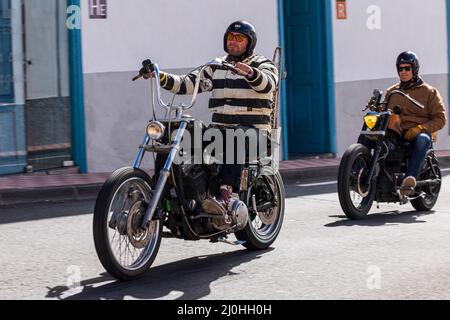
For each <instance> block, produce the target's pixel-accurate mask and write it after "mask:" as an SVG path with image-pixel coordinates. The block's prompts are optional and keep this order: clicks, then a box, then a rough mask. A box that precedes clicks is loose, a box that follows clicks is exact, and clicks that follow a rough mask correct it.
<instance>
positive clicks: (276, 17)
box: [0, 0, 450, 174]
mask: <svg viewBox="0 0 450 320" xmlns="http://www.w3.org/2000/svg"><path fill="white" fill-rule="evenodd" d="M0 2H1V3H2V4H4V3H10V4H11V5H12V10H11V12H15V11H14V10H18V11H17V13H16V14H12V15H11V19H5V18H2V19H0V28H2V30H3V29H4V28H5V26H6V28H8V26H9V28H10V29H11V30H12V31H11V36H10V37H9V38H10V40H8V39H6V38H5V36H3V38H2V47H1V50H2V51H4V52H8V51H9V52H12V53H13V55H12V56H13V59H12V61H11V62H10V63H9V64H8V63H5V59H3V60H0V66H1V69H0V70H1V72H2V75H7V74H13V75H14V76H13V77H12V79H13V81H12V82H10V85H9V86H0V88H1V92H0V99H3V100H0V133H1V134H2V135H1V140H0V141H1V142H2V144H1V145H0V174H2V172H3V173H4V172H5V171H2V169H1V168H2V167H1V166H2V165H5V163H7V161H9V162H11V159H12V158H14V159H16V163H14V164H13V165H11V167H10V168H13V170H9V171H8V172H11V171H14V170H16V172H17V171H20V170H22V171H23V168H24V166H26V165H30V164H31V165H34V166H35V167H36V168H39V166H38V165H39V162H38V161H36V160H34V162H33V155H35V158H39V157H41V158H45V157H52V156H53V157H59V158H55V159H59V160H58V161H60V160H65V161H67V160H73V161H74V163H75V165H78V166H80V168H81V169H82V171H83V172H86V171H89V172H105V171H112V170H114V169H116V168H118V167H122V166H126V165H131V164H132V160H133V159H134V156H135V154H136V152H137V146H138V145H139V143H140V142H141V141H142V138H143V135H144V130H145V127H146V123H147V121H148V120H149V119H150V118H151V110H150V103H149V97H150V94H149V87H148V85H149V82H148V81H136V82H131V78H132V77H133V76H134V75H135V74H136V72H137V71H138V70H139V68H140V63H141V61H142V60H144V59H146V58H150V59H152V60H153V61H154V62H157V63H158V65H159V67H160V68H161V69H162V70H165V71H168V72H173V73H176V74H184V73H186V72H188V71H189V70H191V69H192V68H193V67H196V66H198V65H201V64H203V63H205V62H207V61H210V60H211V59H213V58H215V57H219V56H223V55H224V54H225V53H224V50H223V34H224V31H225V28H226V27H227V26H228V25H229V24H230V23H231V22H233V21H235V20H241V19H245V20H247V21H249V22H251V23H252V24H253V25H254V26H255V27H256V30H257V33H258V44H257V46H256V51H257V52H258V53H260V54H263V55H265V56H267V57H269V58H271V57H272V55H273V51H274V49H275V48H276V47H277V46H281V47H282V48H283V52H284V59H285V68H286V71H287V79H286V80H285V81H283V84H282V96H281V124H282V128H283V134H282V155H283V158H284V159H289V158H295V157H298V156H301V155H312V154H314V155H316V154H336V155H337V156H340V155H342V154H343V152H344V151H345V149H346V148H347V147H348V146H349V145H350V144H352V143H354V142H355V141H356V139H357V136H358V132H359V130H360V129H361V126H362V116H363V112H362V109H363V108H364V106H365V104H366V102H367V100H368V99H369V98H370V96H371V94H372V91H373V89H375V88H379V89H382V90H385V89H386V88H387V87H388V86H390V85H391V84H393V83H395V82H397V81H398V77H397V73H396V68H395V59H396V57H397V55H398V53H400V52H402V51H405V50H412V51H415V52H416V53H417V54H418V56H419V57H420V62H421V75H422V76H423V78H424V79H425V80H426V81H427V82H429V83H430V84H432V85H433V86H435V87H437V88H438V89H439V91H440V92H441V94H442V96H443V97H444V101H445V103H446V107H447V110H448V106H449V100H448V86H449V84H448V61H449V52H448V38H449V36H448V25H449V24H448V20H449V17H450V15H449V13H448V12H449V1H448V0H433V1H428V2H423V1H420V0H396V1H388V0H375V1H373V0H371V1H369V0H320V1H318V0H247V1H238V0H228V1H226V2H223V1H220V0H191V1H183V0H172V1H165V0H134V1H121V0H81V1H69V2H68V3H66V1H65V0H60V1H58V0H44V1H42V2H41V1H39V3H40V4H39V5H38V6H39V7H38V8H35V9H36V10H37V11H38V12H39V10H41V11H43V13H42V14H44V15H45V14H47V15H49V16H50V15H51V14H50V13H49V9H48V8H50V7H51V8H53V11H51V10H50V12H60V14H61V15H63V16H64V19H65V23H66V28H63V29H65V30H64V31H63V30H62V29H58V28H57V29H58V30H59V31H58V32H56V31H55V33H51V32H49V30H52V28H51V27H50V26H48V24H50V22H48V21H47V22H46V24H47V25H46V29H45V30H42V31H43V34H45V35H46V36H47V37H49V38H51V39H53V41H54V42H55V41H56V40H55V39H60V40H59V41H56V42H55V44H54V45H50V44H51V43H52V42H49V41H47V42H45V41H44V38H35V37H34V36H33V37H29V38H30V39H31V40H26V41H25V42H24V41H20V39H19V35H20V34H25V35H27V34H29V33H30V34H32V32H33V30H41V29H39V28H41V27H42V26H41V25H40V24H39V23H38V24H37V25H36V26H35V27H33V19H34V20H36V21H41V20H42V19H41V20H38V19H37V18H36V16H27V14H26V10H25V15H23V14H22V15H20V14H19V11H20V10H19V9H18V8H16V9H15V8H14V6H17V5H14V3H20V2H22V6H26V5H27V2H28V3H32V2H33V0H28V1H27V0H23V1H9V0H0ZM35 2H36V1H35ZM56 2H59V3H60V4H59V9H58V6H56ZM43 3H46V5H47V9H46V10H43V8H42V6H43ZM62 3H64V5H62ZM28 6H31V4H28ZM33 10H34V9H33ZM57 10H60V11H57ZM0 16H1V15H0ZM19 16H20V17H19ZM20 19H23V20H24V21H25V26H26V25H27V23H28V24H29V25H31V28H30V29H31V30H28V29H26V30H20V25H21V23H20V22H18V21H20ZM52 21H54V22H53V23H54V24H56V25H58V23H59V24H61V22H58V21H59V20H58V19H56V18H54V19H53V20H52ZM25 28H26V27H25ZM38 33H39V32H38ZM15 34H16V36H14V35H15ZM26 38H27V37H25V39H26ZM4 39H6V40H4ZM33 39H34V40H33ZM61 39H66V40H61ZM5 41H6V42H7V43H9V44H10V45H9V47H8V46H7V45H4V43H6V42H5ZM30 41H35V42H37V44H36V43H31V44H29V43H28V42H30ZM42 43H46V47H45V48H42V49H39V46H38V47H37V48H34V46H36V45H38V44H42ZM21 46H22V48H21ZM52 47H54V48H56V49H55V50H56V51H55V50H51V52H53V51H55V53H54V55H47V60H45V59H42V60H43V61H44V62H42V63H43V65H42V66H41V68H42V69H38V70H34V71H36V73H34V74H35V75H36V76H34V75H33V71H30V70H29V69H30V68H31V67H30V65H29V64H28V63H30V61H29V60H31V66H35V62H34V61H32V60H36V61H38V59H37V58H34V59H31V58H29V56H32V55H33V54H35V55H39V53H42V52H46V51H45V50H47V51H48V50H49V49H48V48H52ZM28 48H30V49H28ZM33 48H34V50H33ZM46 48H47V49H46ZM33 51H37V52H36V53H33ZM32 53H33V54H32ZM21 54H22V57H21V56H20V55H21ZM22 61H26V62H27V63H26V64H25V67H23V66H22V65H23V63H22ZM45 61H46V62H45ZM55 61H56V63H55ZM81 62H82V64H81ZM36 63H37V62H36ZM45 63H47V64H51V65H50V66H49V65H45ZM36 68H37V67H36ZM21 70H22V71H21ZM23 70H25V71H23ZM39 70H41V71H39ZM21 72H23V73H25V75H28V76H27V81H24V79H23V78H22V79H21V78H20V77H21ZM41 72H44V75H43V74H42V73H41ZM45 72H46V73H45ZM39 75H41V77H39ZM35 79H39V80H35ZM44 79H45V81H44ZM6 82H7V81H6ZM6 82H5V83H6ZM28 82H30V83H28ZM13 89H14V95H13V96H12V95H11V92H12V91H11V90H13ZM44 89H45V90H44ZM50 89H51V90H50ZM8 90H9V91H8ZM5 92H6V94H5ZM8 92H9V95H8ZM11 97H13V98H11ZM164 98H165V99H166V100H168V99H169V98H171V95H169V94H168V93H164ZM208 98H209V95H208V94H203V95H201V98H200V99H199V100H198V102H197V104H196V106H195V107H194V108H193V109H192V110H190V114H191V115H192V116H194V117H196V118H199V119H201V120H202V121H204V122H205V123H209V122H210V118H211V115H210V113H209V111H208V110H207V100H208ZM185 99H188V98H186V97H177V100H178V101H187V100H185ZM36 106H40V108H41V109H36V108H38V107H36ZM44 107H45V108H47V109H49V110H52V112H50V113H49V112H47V113H45V112H37V115H35V114H33V113H32V112H33V110H34V111H39V110H43V108H44ZM45 108H44V109H45ZM12 109H15V110H16V111H15V112H14V117H15V118H14V117H13V116H12V115H11V114H12V113H11V111H7V110H12ZM27 112H29V113H30V116H29V117H27V116H26V114H27ZM58 112H59V113H58ZM157 112H159V114H161V113H162V112H161V110H157ZM5 114H8V116H5ZM2 115H3V116H2ZM39 116H40V117H43V119H42V120H41V121H37V122H38V123H41V122H42V123H47V125H46V126H42V128H41V127H39V126H38V125H36V124H35V125H34V126H33V125H30V124H29V121H30V119H40V118H39ZM50 116H52V117H54V118H55V117H56V118H57V119H58V120H59V121H54V122H55V123H58V124H59V125H60V126H59V127H58V126H57V125H56V124H53V125H49V124H48V119H50V118H48V117H50ZM21 117H22V118H21ZM46 119H47V120H46ZM11 123H14V124H15V125H14V128H13V127H12V125H11ZM21 125H22V126H23V128H22V129H21ZM49 128H52V129H54V128H56V131H55V130H54V132H56V134H54V136H55V137H54V139H53V140H52V139H49V141H46V140H45V139H44V138H40V140H39V139H38V138H36V139H37V141H34V140H33V139H34V138H35V133H34V134H32V133H33V132H37V133H38V135H37V136H38V137H39V133H43V132H46V131H45V130H49ZM33 130H34V131H33ZM41 130H43V132H41ZM58 130H60V131H58ZM20 132H23V133H22V134H21V133H20ZM42 136H45V137H47V138H50V137H52V135H51V134H42ZM5 137H9V138H5ZM45 147H46V148H47V149H45ZM56 147H59V149H58V148H56ZM52 148H53V149H52ZM64 148H65V149H64ZM436 148H437V149H450V137H449V130H448V126H446V127H445V128H444V129H443V130H441V132H440V134H439V139H438V142H437V144H436ZM33 152H34V153H33ZM39 152H41V153H40V154H39ZM5 159H6V160H5ZM2 161H3V162H2ZM58 161H57V162H58ZM58 163H61V161H60V162H58ZM14 165H15V166H14ZM46 165H47V166H51V165H52V163H48V160H47V163H46ZM41 166H43V167H45V163H44V164H43V165H41Z"/></svg>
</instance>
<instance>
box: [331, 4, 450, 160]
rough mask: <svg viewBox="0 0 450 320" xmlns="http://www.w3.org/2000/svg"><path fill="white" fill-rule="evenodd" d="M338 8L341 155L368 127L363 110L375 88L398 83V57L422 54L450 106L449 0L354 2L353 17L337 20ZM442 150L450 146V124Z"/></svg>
mask: <svg viewBox="0 0 450 320" xmlns="http://www.w3.org/2000/svg"><path fill="white" fill-rule="evenodd" d="M328 1H331V2H332V7H333V50H334V73H335V90H336V132H337V147H338V154H339V155H341V154H342V153H343V152H344V151H345V149H346V148H347V146H348V145H349V144H351V143H354V142H355V141H356V139H357V136H358V132H359V130H360V129H361V126H362V115H363V113H362V109H363V107H364V106H365V103H366V102H367V100H368V99H369V98H370V95H371V93H372V91H373V89H374V88H380V89H382V90H385V89H386V88H387V87H388V86H389V85H391V84H393V83H395V82H397V81H398V76H397V73H396V69H395V60H396V58H397V55H398V54H399V53H400V52H402V51H405V50H412V51H414V52H416V53H417V55H418V56H419V58H420V63H421V70H420V71H421V74H422V75H423V78H424V79H425V80H426V81H427V82H429V83H430V84H432V85H434V86H436V87H437V88H438V89H439V91H440V92H441V94H442V95H443V96H444V101H445V103H446V107H447V108H448V80H447V74H448V48H447V42H448V41H447V15H446V1H445V0H433V1H421V0H395V1H392V0H357V1H353V0H348V1H347V7H348V8H347V9H348V19H347V20H337V19H336V12H335V10H336V9H335V0H328ZM437 148H438V149H450V139H449V135H448V128H447V127H446V128H444V129H443V130H442V131H441V132H440V135H439V140H438V144H437Z"/></svg>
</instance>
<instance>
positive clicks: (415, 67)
mask: <svg viewBox="0 0 450 320" xmlns="http://www.w3.org/2000/svg"><path fill="white" fill-rule="evenodd" d="M401 64H410V65H411V66H412V71H413V75H414V78H417V77H418V76H419V68H420V65H419V58H418V57H417V55H416V54H415V53H414V52H412V51H405V52H402V53H400V54H399V55H398V57H397V63H396V66H397V71H398V66H399V65H401Z"/></svg>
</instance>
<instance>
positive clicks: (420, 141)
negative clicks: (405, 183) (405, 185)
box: [405, 133, 432, 178]
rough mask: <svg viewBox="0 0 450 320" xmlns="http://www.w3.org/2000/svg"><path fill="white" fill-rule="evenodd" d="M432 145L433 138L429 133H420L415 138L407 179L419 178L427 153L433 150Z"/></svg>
mask: <svg viewBox="0 0 450 320" xmlns="http://www.w3.org/2000/svg"><path fill="white" fill-rule="evenodd" d="M431 144H432V143H431V136H430V135H429V134H428V133H420V134H418V135H417V136H416V137H415V138H414V140H413V142H412V143H411V145H412V156H411V159H410V161H409V165H408V169H407V170H406V174H405V177H408V176H413V177H415V178H417V175H418V174H419V170H420V166H421V164H422V162H423V160H424V159H425V155H426V154H427V151H428V150H429V149H430V148H431Z"/></svg>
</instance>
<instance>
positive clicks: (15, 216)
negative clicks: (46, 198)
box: [0, 200, 95, 224]
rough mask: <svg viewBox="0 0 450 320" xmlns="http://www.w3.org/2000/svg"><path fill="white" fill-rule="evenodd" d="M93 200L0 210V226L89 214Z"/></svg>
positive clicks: (12, 207)
mask: <svg viewBox="0 0 450 320" xmlns="http://www.w3.org/2000/svg"><path fill="white" fill-rule="evenodd" d="M94 205H95V200H80V201H61V202H49V203H45V202H42V203H27V204H17V205H11V206H4V207H1V208H0V224H7V223H16V222H25V221H34V220H43V219H53V218H60V217H70V216H78V215H82V214H91V213H92V212H93V211H94Z"/></svg>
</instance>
